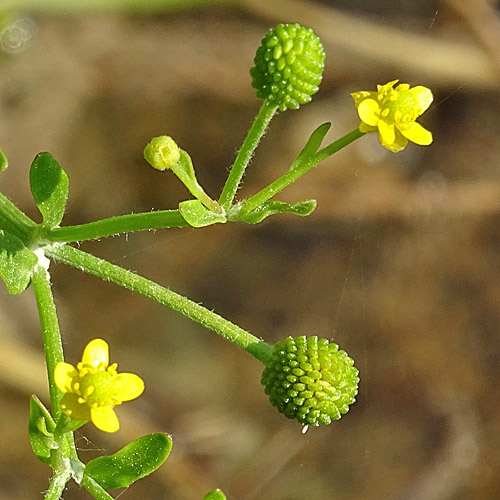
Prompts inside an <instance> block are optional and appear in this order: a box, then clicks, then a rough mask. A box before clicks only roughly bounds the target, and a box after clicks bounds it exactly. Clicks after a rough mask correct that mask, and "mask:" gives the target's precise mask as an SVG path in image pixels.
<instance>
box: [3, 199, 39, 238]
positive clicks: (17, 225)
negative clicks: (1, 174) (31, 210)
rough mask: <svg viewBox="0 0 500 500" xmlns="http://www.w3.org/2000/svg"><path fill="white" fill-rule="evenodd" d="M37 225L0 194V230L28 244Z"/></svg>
mask: <svg viewBox="0 0 500 500" xmlns="http://www.w3.org/2000/svg"><path fill="white" fill-rule="evenodd" d="M36 227H37V224H36V223H34V222H33V221H32V220H31V219H30V218H29V217H28V216H26V215H25V214H24V213H23V212H21V210H19V209H18V208H17V207H16V206H15V205H14V203H12V202H11V201H10V200H9V199H8V198H7V197H6V196H5V195H4V194H2V193H0V229H5V230H6V231H7V232H9V233H11V234H13V235H15V236H17V237H18V238H20V239H21V240H22V241H23V242H24V243H26V244H29V243H30V242H31V239H32V237H33V233H34V232H35V230H36Z"/></svg>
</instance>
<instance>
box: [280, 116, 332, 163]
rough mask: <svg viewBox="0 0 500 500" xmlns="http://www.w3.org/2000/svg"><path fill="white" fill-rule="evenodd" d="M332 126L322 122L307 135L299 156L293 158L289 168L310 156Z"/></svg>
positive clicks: (316, 149)
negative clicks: (307, 138)
mask: <svg viewBox="0 0 500 500" xmlns="http://www.w3.org/2000/svg"><path fill="white" fill-rule="evenodd" d="M331 126H332V124H331V123H329V122H327V123H323V125H320V126H319V127H318V128H317V129H316V130H315V131H314V132H313V133H312V134H311V137H309V140H308V141H307V144H306V145H305V146H304V149H303V150H302V151H301V152H300V154H299V156H297V158H295V161H294V162H293V163H292V164H291V165H290V168H289V170H294V169H296V168H297V167H298V166H299V165H300V164H302V163H303V162H304V161H306V160H307V159H308V158H310V157H311V156H312V155H313V154H314V153H316V151H318V148H319V147H320V146H321V143H322V142H323V139H324V138H325V135H326V133H327V132H328V131H329V130H330V127H331Z"/></svg>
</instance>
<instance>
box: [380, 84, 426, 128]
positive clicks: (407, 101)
mask: <svg viewBox="0 0 500 500" xmlns="http://www.w3.org/2000/svg"><path fill="white" fill-rule="evenodd" d="M380 97H381V98H382V99H381V103H380V107H381V115H382V117H383V118H384V119H385V120H386V121H389V122H393V123H396V125H402V126H403V127H404V126H405V125H406V126H408V125H410V124H411V123H412V122H413V121H415V119H416V118H417V116H418V114H417V113H416V111H415V110H416V108H417V103H416V102H415V98H414V96H413V95H412V94H411V92H409V91H408V90H394V89H391V90H389V91H388V92H387V93H384V94H383V95H381V96H380ZM380 97H379V99H380Z"/></svg>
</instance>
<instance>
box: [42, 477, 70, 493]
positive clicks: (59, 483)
mask: <svg viewBox="0 0 500 500" xmlns="http://www.w3.org/2000/svg"><path fill="white" fill-rule="evenodd" d="M70 479H71V472H70V471H66V470H65V471H63V472H54V475H53V476H52V479H51V480H50V483H49V488H48V490H47V491H46V493H45V496H44V497H43V498H44V500H59V499H60V498H61V496H62V494H63V492H64V488H65V487H66V484H67V483H68V481H69V480H70Z"/></svg>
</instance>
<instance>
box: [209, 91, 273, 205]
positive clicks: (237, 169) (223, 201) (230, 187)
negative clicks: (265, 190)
mask: <svg viewBox="0 0 500 500" xmlns="http://www.w3.org/2000/svg"><path fill="white" fill-rule="evenodd" d="M277 109H278V107H277V106H274V105H271V104H269V103H268V102H267V101H264V104H263V105H262V107H261V108H260V111H259V114H258V115H257V117H256V118H255V120H254V122H253V124H252V127H251V128H250V130H249V131H248V135H247V136H246V138H245V140H244V141H243V145H242V146H241V149H240V150H239V151H238V155H237V156H236V160H235V161H234V163H233V166H232V167H231V172H230V173H229V176H228V178H227V180H226V183H225V184H224V188H223V189H222V193H221V195H220V198H219V205H222V206H223V207H224V209H225V210H226V211H227V210H229V207H230V206H231V204H232V203H233V200H234V197H235V196H236V191H238V187H239V185H240V182H241V179H242V177H243V174H244V173H245V169H246V168H247V165H248V163H249V162H250V159H251V158H252V155H253V152H254V151H255V148H256V147H257V145H258V144H259V142H260V140H261V138H262V136H263V135H264V132H265V131H266V128H267V126H268V125H269V122H270V121H271V119H272V117H273V116H274V114H275V113H276V111H277Z"/></svg>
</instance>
